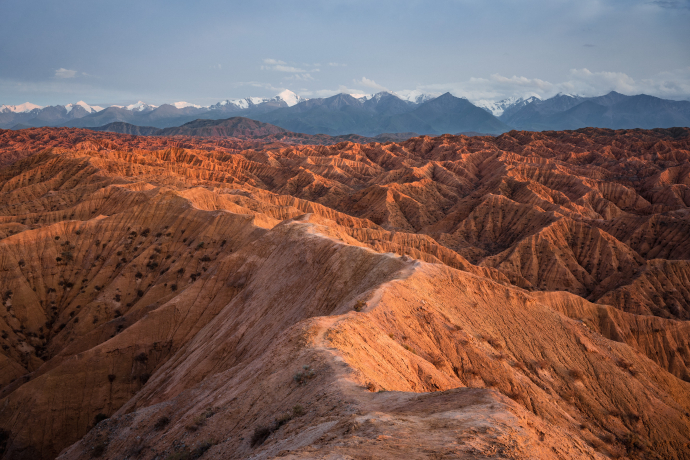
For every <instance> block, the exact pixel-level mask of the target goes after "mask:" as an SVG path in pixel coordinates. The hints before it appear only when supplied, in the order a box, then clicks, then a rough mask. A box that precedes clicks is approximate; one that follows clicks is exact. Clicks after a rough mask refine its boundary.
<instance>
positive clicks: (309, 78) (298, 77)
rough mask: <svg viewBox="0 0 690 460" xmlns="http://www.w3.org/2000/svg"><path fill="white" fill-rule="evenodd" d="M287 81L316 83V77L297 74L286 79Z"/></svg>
mask: <svg viewBox="0 0 690 460" xmlns="http://www.w3.org/2000/svg"><path fill="white" fill-rule="evenodd" d="M286 79H287V80H297V81H314V77H312V76H311V74H309V73H302V74H299V73H297V74H295V75H291V76H289V77H286Z"/></svg>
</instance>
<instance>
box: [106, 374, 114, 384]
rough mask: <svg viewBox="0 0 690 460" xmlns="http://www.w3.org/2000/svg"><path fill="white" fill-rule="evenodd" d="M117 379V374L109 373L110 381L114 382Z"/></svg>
mask: <svg viewBox="0 0 690 460" xmlns="http://www.w3.org/2000/svg"><path fill="white" fill-rule="evenodd" d="M114 381H115V374H108V382H110V383H113V382H114Z"/></svg>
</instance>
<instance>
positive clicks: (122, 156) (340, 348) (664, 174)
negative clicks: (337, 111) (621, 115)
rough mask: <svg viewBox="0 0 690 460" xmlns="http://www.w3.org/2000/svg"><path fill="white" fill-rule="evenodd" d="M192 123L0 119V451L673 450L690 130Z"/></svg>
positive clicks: (672, 453) (681, 403)
mask: <svg viewBox="0 0 690 460" xmlns="http://www.w3.org/2000/svg"><path fill="white" fill-rule="evenodd" d="M250 121H251V120H250ZM214 126H216V125H213V124H211V125H209V124H208V122H207V123H206V124H204V123H201V124H199V126H198V127H197V128H199V129H206V130H207V131H210V133H207V134H206V136H207V137H201V136H199V132H197V131H189V130H186V131H185V130H178V131H175V132H174V133H172V134H176V135H173V136H165V135H161V136H138V135H132V134H121V133H112V132H98V131H92V130H86V129H77V128H31V129H22V130H16V131H3V130H0V197H1V199H0V286H2V292H0V295H1V296H2V304H1V305H0V330H1V335H0V344H1V346H2V352H0V370H1V372H0V456H1V457H2V458H3V459H54V458H60V459H65V460H67V459H70V460H71V459H88V458H112V459H116V458H117V459H121V458H130V459H161V460H164V459H169V460H175V459H177V460H183V459H193V458H249V457H251V458H257V459H270V458H285V459H301V458H319V459H331V460H335V459H374V458H376V459H394V458H410V459H413V458H415V459H416V458H419V459H422V458H434V459H444V458H449V459H450V458H468V459H469V458H497V459H498V458H501V459H503V458H505V459H507V458H524V459H527V458H530V459H535V458H538V459H570V458H582V459H605V458H630V459H689V458H690V368H689V367H690V322H688V321H690V128H670V129H652V130H642V129H633V130H616V131H614V130H608V129H601V128H584V129H579V130H577V131H548V132H528V131H509V132H506V133H504V134H501V135H499V136H495V137H494V136H474V137H468V136H463V135H442V136H438V137H429V136H418V137H412V138H410V139H407V140H399V141H395V142H393V141H385V139H369V138H362V137H361V136H360V137H353V138H351V139H340V138H333V137H330V136H326V135H297V134H296V133H290V132H287V131H284V130H279V129H278V130H276V129H273V128H275V127H273V128H270V129H268V128H266V126H270V125H266V126H264V125H261V124H257V125H252V127H249V128H247V129H246V130H244V131H242V132H241V133H239V134H238V133H237V132H235V131H233V132H232V133H231V134H232V135H233V136H234V135H237V137H228V132H227V131H222V130H220V129H219V128H217V127H214ZM243 129H244V128H243ZM252 129H261V130H262V131H261V132H259V133H253V132H252ZM137 134H140V133H137ZM219 136H222V137H219Z"/></svg>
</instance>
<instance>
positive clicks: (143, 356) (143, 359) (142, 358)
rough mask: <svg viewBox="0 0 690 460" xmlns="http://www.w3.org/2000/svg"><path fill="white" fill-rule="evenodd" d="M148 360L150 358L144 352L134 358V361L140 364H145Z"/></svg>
mask: <svg viewBox="0 0 690 460" xmlns="http://www.w3.org/2000/svg"><path fill="white" fill-rule="evenodd" d="M148 360H149V357H148V356H147V355H146V353H145V352H143V351H142V352H141V353H139V354H138V355H136V356H135V357H134V361H137V362H140V363H145V362H146V361H148Z"/></svg>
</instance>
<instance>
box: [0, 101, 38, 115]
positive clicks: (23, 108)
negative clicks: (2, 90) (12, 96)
mask: <svg viewBox="0 0 690 460" xmlns="http://www.w3.org/2000/svg"><path fill="white" fill-rule="evenodd" d="M42 108H43V107H41V106H40V105H36V104H32V103H31V102H25V103H23V104H19V105H0V113H10V112H12V113H28V112H31V111H32V110H36V109H42Z"/></svg>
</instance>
